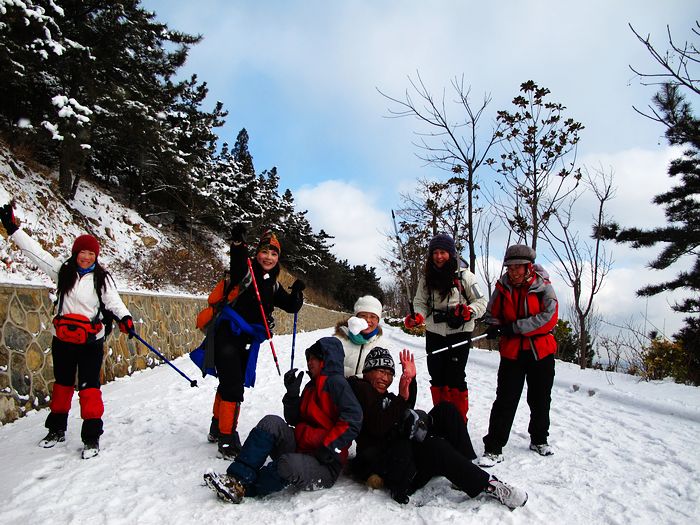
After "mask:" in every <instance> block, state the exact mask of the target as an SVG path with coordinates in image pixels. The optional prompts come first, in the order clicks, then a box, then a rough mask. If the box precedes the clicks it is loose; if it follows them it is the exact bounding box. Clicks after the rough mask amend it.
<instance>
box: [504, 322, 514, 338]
mask: <svg viewBox="0 0 700 525" xmlns="http://www.w3.org/2000/svg"><path fill="white" fill-rule="evenodd" d="M501 335H505V336H506V337H511V336H513V335H515V330H513V323H506V324H502V325H501Z"/></svg>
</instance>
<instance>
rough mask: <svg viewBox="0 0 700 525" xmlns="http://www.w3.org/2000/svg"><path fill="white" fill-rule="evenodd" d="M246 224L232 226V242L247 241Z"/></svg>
mask: <svg viewBox="0 0 700 525" xmlns="http://www.w3.org/2000/svg"><path fill="white" fill-rule="evenodd" d="M245 233H246V230H245V226H244V225H243V224H240V223H239V224H234V225H233V226H231V237H230V239H229V240H230V241H231V242H241V243H245Z"/></svg>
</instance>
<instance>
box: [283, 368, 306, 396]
mask: <svg viewBox="0 0 700 525" xmlns="http://www.w3.org/2000/svg"><path fill="white" fill-rule="evenodd" d="M303 379H304V372H299V375H297V369H296V368H292V369H291V370H288V371H287V372H285V373H284V387H285V388H286V389H287V395H288V396H290V397H299V391H300V390H301V381H302V380H303Z"/></svg>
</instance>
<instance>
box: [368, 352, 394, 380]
mask: <svg viewBox="0 0 700 525" xmlns="http://www.w3.org/2000/svg"><path fill="white" fill-rule="evenodd" d="M375 368H388V369H389V370H391V373H392V375H395V374H396V369H395V366H394V358H393V357H391V354H390V353H389V350H387V349H386V348H382V347H381V346H375V347H374V348H372V350H370V351H369V354H367V357H366V358H365V366H364V368H363V369H362V373H363V374H364V373H365V372H369V371H371V370H374V369H375Z"/></svg>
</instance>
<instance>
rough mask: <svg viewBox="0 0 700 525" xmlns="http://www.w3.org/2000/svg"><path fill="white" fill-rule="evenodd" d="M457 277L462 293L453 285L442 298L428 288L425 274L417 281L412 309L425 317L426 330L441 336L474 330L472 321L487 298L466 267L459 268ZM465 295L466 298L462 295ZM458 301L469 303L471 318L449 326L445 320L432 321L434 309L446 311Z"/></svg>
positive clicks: (476, 317)
mask: <svg viewBox="0 0 700 525" xmlns="http://www.w3.org/2000/svg"><path fill="white" fill-rule="evenodd" d="M459 278H460V281H461V283H462V287H463V288H464V294H462V293H461V292H460V291H459V290H458V289H457V287H456V286H453V287H452V290H451V291H450V293H449V294H448V295H447V297H446V298H445V299H443V298H442V296H441V295H440V293H438V292H436V291H434V290H428V287H427V285H426V283H425V276H421V278H420V281H418V289H417V290H416V296H415V297H414V298H413V309H414V310H415V311H416V313H419V314H421V315H422V316H423V317H424V318H425V329H426V330H427V331H428V332H433V333H434V334H439V335H442V336H445V335H448V334H457V333H460V332H472V331H473V330H474V321H476V319H478V318H479V317H481V316H482V315H484V312H485V311H486V304H487V300H486V297H485V296H484V294H483V293H481V289H480V288H479V285H478V284H477V282H476V276H475V275H474V274H473V273H472V272H470V271H469V270H468V269H466V268H460V269H459ZM465 295H466V298H465V297H464V296H465ZM459 303H462V304H467V305H469V306H470V307H471V309H472V312H473V313H472V317H471V319H470V320H469V321H467V322H466V323H464V324H463V325H462V326H461V327H459V328H450V327H449V326H447V323H446V322H442V323H436V322H435V321H434V319H433V312H434V311H442V312H447V311H448V310H450V309H452V308H454V307H455V306H456V305H457V304H459Z"/></svg>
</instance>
